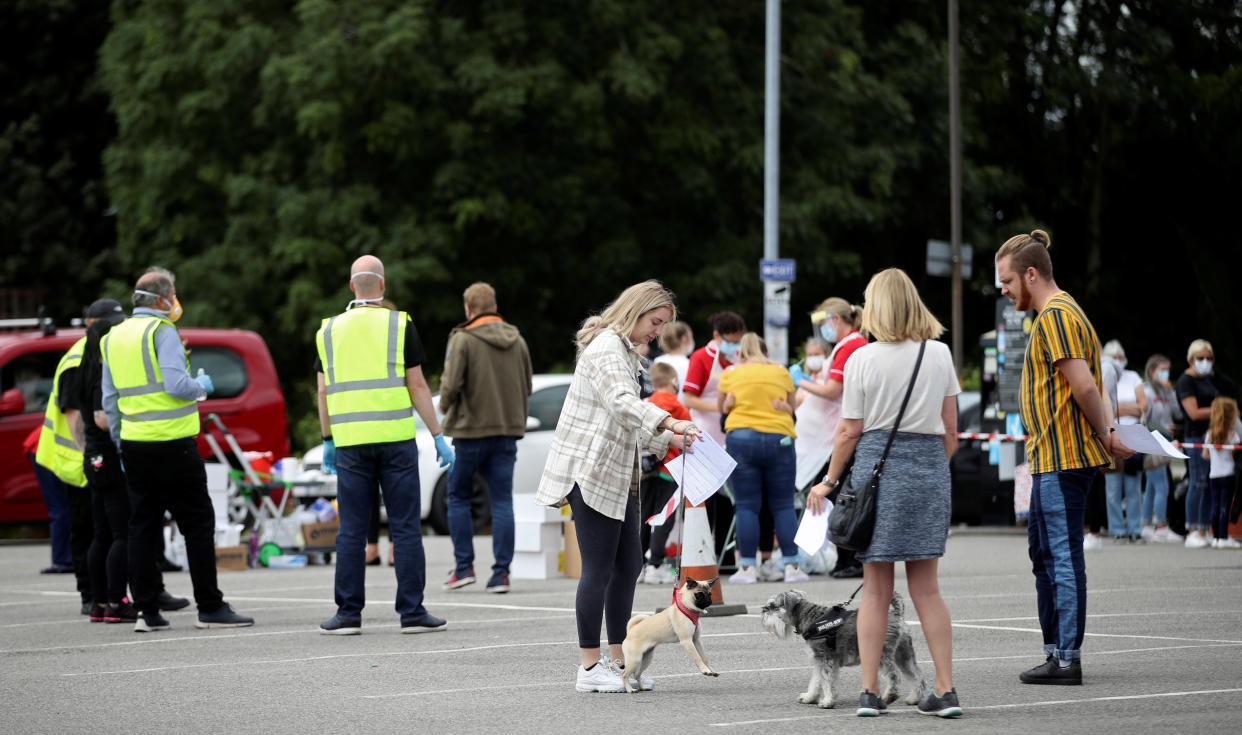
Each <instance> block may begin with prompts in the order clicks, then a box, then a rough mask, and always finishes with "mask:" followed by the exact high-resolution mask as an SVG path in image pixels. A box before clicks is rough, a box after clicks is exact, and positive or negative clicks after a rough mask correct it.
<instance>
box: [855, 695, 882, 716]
mask: <svg viewBox="0 0 1242 735" xmlns="http://www.w3.org/2000/svg"><path fill="white" fill-rule="evenodd" d="M887 711H888V705H887V704H884V700H882V699H880V695H878V694H876V693H875V692H873V691H871V690H869V689H864V690H862V691H861V692H859V693H858V709H857V710H856V711H855V712H854V714H856V715H858V716H859V717H879V716H880V715H881V714H882V713H884V712H887Z"/></svg>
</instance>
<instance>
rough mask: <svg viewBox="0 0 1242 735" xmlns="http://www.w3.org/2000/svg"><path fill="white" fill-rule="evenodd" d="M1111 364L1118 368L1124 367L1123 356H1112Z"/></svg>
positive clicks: (1122, 368)
mask: <svg viewBox="0 0 1242 735" xmlns="http://www.w3.org/2000/svg"><path fill="white" fill-rule="evenodd" d="M1113 364H1114V365H1116V366H1117V369H1118V370H1125V369H1126V359H1125V358H1124V357H1114V358H1113Z"/></svg>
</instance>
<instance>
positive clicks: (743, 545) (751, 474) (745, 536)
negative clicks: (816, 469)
mask: <svg viewBox="0 0 1242 735" xmlns="http://www.w3.org/2000/svg"><path fill="white" fill-rule="evenodd" d="M725 450H726V451H727V452H728V453H729V456H731V457H733V459H735V460H737V469H735V470H733V475H732V477H730V481H731V482H732V483H733V496H734V498H733V503H734V505H735V507H736V512H737V549H738V564H739V566H747V567H753V566H755V557H756V554H757V552H758V549H759V511H760V509H761V508H762V507H763V503H764V501H765V500H766V501H767V504H768V510H769V511H770V512H771V513H772V523H773V526H774V527H775V531H776V539H777V541H778V542H779V543H780V545H781V557H782V558H783V559H785V560H787V561H788V560H793V559H796V558H798V546H797V544H795V543H794V534H795V533H796V532H797V527H798V516H797V513H796V512H795V511H794V492H795V490H796V488H795V487H794V476H795V470H796V465H797V461H796V455H795V454H794V442H793V439H791V438H790V437H788V436H785V435H784V434H765V433H761V432H758V431H755V430H754V429H734V430H733V431H730V432H729V435H728V436H727V437H725Z"/></svg>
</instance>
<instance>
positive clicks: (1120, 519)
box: [1104, 472, 1143, 538]
mask: <svg viewBox="0 0 1242 735" xmlns="http://www.w3.org/2000/svg"><path fill="white" fill-rule="evenodd" d="M1141 487H1142V478H1141V477H1139V476H1138V475H1137V474H1133V475H1127V474H1126V473H1124V472H1111V473H1109V474H1107V475H1104V495H1105V497H1106V498H1107V499H1108V532H1109V534H1110V535H1112V537H1113V538H1118V537H1124V536H1137V535H1138V534H1139V532H1140V531H1142V530H1143V524H1142V519H1141V518H1139V510H1140V508H1142V506H1143V499H1142V496H1141V494H1140V488H1141ZM1123 496H1124V497H1123ZM1123 502H1124V503H1125V515H1124V516H1123V515H1122V503H1123Z"/></svg>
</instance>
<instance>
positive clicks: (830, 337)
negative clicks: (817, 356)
mask: <svg viewBox="0 0 1242 735" xmlns="http://www.w3.org/2000/svg"><path fill="white" fill-rule="evenodd" d="M819 334H820V336H821V337H823V338H824V341H825V342H836V341H837V329H836V327H834V326H832V325H831V324H829V323H828V322H824V323H823V324H821V325H819Z"/></svg>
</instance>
